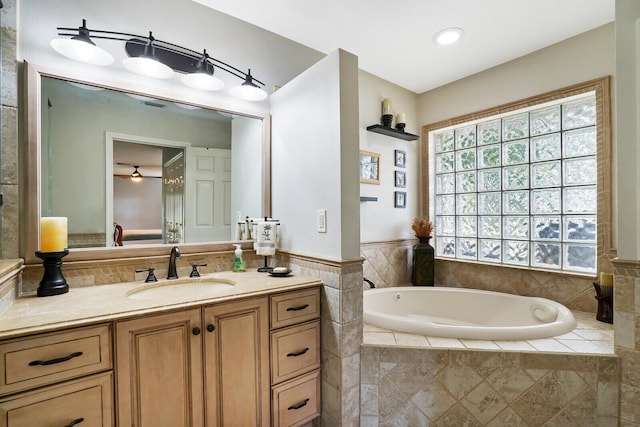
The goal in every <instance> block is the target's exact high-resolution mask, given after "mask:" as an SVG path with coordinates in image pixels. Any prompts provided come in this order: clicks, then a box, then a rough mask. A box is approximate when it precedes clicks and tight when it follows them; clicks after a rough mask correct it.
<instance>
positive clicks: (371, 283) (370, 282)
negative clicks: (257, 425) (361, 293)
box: [362, 277, 376, 288]
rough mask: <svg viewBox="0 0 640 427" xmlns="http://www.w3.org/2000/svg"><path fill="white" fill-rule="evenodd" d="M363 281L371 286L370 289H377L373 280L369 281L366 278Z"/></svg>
mask: <svg viewBox="0 0 640 427" xmlns="http://www.w3.org/2000/svg"><path fill="white" fill-rule="evenodd" d="M362 280H364V281H365V282H367V283H368V284H369V287H370V288H375V287H376V285H374V284H373V282H372V281H371V280H369V279H367V278H366V277H363V278H362Z"/></svg>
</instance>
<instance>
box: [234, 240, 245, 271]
mask: <svg viewBox="0 0 640 427" xmlns="http://www.w3.org/2000/svg"><path fill="white" fill-rule="evenodd" d="M233 246H235V247H236V251H235V254H236V258H235V260H233V271H236V272H238V271H245V270H246V269H245V266H244V261H243V260H242V248H240V245H233Z"/></svg>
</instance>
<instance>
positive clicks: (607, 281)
mask: <svg viewBox="0 0 640 427" xmlns="http://www.w3.org/2000/svg"><path fill="white" fill-rule="evenodd" d="M600 286H613V274H611V273H600Z"/></svg>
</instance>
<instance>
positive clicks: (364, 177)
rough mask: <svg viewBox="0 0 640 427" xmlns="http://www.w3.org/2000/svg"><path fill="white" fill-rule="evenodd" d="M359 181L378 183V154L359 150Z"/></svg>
mask: <svg viewBox="0 0 640 427" xmlns="http://www.w3.org/2000/svg"><path fill="white" fill-rule="evenodd" d="M360 182H362V183H365V184H380V154H378V153H372V152H370V151H363V150H360Z"/></svg>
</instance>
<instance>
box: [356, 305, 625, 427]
mask: <svg viewBox="0 0 640 427" xmlns="http://www.w3.org/2000/svg"><path fill="white" fill-rule="evenodd" d="M576 317H577V318H578V319H579V325H578V328H576V330H574V332H572V333H571V334H566V335H563V336H560V337H555V338H554V339H553V340H550V341H554V342H555V344H552V343H551V342H546V343H545V342H542V341H543V340H532V341H531V342H526V341H522V342H519V341H511V342H509V341H502V342H499V341H495V342H494V341H476V342H475V343H474V342H473V341H474V340H452V339H449V340H448V339H444V338H437V339H436V338H434V337H422V336H418V335H411V334H399V333H393V332H391V331H388V330H381V329H380V328H375V327H370V326H368V325H365V327H364V330H365V332H364V338H363V346H362V352H361V426H363V427H365V426H397V425H411V426H418V425H434V426H443V427H447V426H458V425H468V426H483V425H486V426H496V427H497V426H506V425H510V426H542V425H568V426H585V427H586V426H596V425H597V426H617V425H618V402H619V400H620V369H621V361H620V358H619V357H617V356H616V355H614V354H612V353H613V345H612V333H611V327H610V325H606V324H601V325H600V324H599V323H600V322H597V321H595V320H594V321H592V320H591V318H592V317H593V316H592V315H588V314H586V313H577V316H576ZM574 334H575V336H574ZM581 336H582V338H584V339H579V337H581ZM383 341H384V342H385V343H382V342H383ZM536 341H539V342H538V343H536ZM568 341H573V342H574V344H575V343H578V342H583V343H593V342H598V345H597V346H595V347H593V348H590V350H591V353H590V354H587V353H581V352H580V347H576V348H574V349H572V348H570V347H568V346H566V342H568ZM534 345H538V346H540V347H541V348H544V349H543V350H542V349H541V350H539V349H537V348H535V347H534ZM528 346H531V348H529V347H528Z"/></svg>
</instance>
